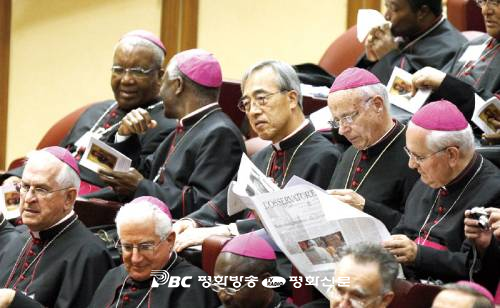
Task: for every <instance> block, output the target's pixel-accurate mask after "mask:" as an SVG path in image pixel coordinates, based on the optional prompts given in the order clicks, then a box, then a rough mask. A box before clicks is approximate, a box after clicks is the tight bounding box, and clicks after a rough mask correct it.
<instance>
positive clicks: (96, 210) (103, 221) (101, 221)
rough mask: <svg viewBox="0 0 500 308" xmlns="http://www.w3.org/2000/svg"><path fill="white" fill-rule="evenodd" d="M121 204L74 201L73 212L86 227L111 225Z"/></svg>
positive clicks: (95, 200) (93, 200)
mask: <svg viewBox="0 0 500 308" xmlns="http://www.w3.org/2000/svg"><path fill="white" fill-rule="evenodd" d="M121 206H122V204H120V203H118V202H113V201H105V200H101V199H90V200H80V199H78V200H76V202H75V206H74V211H75V213H76V214H77V215H78V218H79V219H80V220H81V221H82V222H83V223H84V224H85V226H87V227H89V228H90V227H95V226H101V225H112V224H114V223H115V217H116V213H118V210H119V209H120V207H121Z"/></svg>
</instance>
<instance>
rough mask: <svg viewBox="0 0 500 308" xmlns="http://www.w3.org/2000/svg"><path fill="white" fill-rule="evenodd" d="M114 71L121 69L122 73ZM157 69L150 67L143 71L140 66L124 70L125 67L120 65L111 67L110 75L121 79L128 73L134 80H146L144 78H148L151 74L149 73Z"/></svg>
mask: <svg viewBox="0 0 500 308" xmlns="http://www.w3.org/2000/svg"><path fill="white" fill-rule="evenodd" d="M115 69H122V70H123V71H122V72H116V71H115ZM157 69H158V67H152V68H149V69H144V68H142V67H140V66H135V67H128V68H125V67H123V66H120V65H113V66H111V73H112V74H115V75H117V76H120V77H123V76H125V75H126V74H127V73H129V72H130V75H132V76H133V77H134V78H146V77H148V76H149V74H151V72H153V71H155V70H157Z"/></svg>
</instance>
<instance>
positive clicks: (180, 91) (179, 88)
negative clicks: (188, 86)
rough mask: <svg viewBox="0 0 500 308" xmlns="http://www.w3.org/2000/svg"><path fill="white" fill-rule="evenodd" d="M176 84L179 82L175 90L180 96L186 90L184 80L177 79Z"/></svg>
mask: <svg viewBox="0 0 500 308" xmlns="http://www.w3.org/2000/svg"><path fill="white" fill-rule="evenodd" d="M175 82H177V89H176V90H175V95H179V94H181V93H182V91H183V90H184V80H182V78H181V77H177V78H175Z"/></svg>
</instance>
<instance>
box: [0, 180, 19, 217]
mask: <svg viewBox="0 0 500 308" xmlns="http://www.w3.org/2000/svg"><path fill="white" fill-rule="evenodd" d="M19 199H20V194H19V192H18V191H17V189H16V187H15V186H14V184H4V185H3V186H1V187H0V212H2V213H3V216H4V217H5V218H6V219H13V218H17V217H19V216H20V212H19Z"/></svg>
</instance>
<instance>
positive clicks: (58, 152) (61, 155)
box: [42, 146, 80, 176]
mask: <svg viewBox="0 0 500 308" xmlns="http://www.w3.org/2000/svg"><path fill="white" fill-rule="evenodd" d="M42 151H44V152H48V153H50V154H52V155H53V156H55V157H56V158H57V159H59V160H60V161H62V162H63V163H65V164H66V165H68V166H70V168H71V169H73V170H75V172H76V174H78V176H80V169H79V168H78V162H77V161H76V159H75V158H74V157H73V155H71V153H70V152H69V151H68V150H66V149H65V148H61V147H58V146H52V147H47V148H43V149H42Z"/></svg>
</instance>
